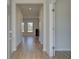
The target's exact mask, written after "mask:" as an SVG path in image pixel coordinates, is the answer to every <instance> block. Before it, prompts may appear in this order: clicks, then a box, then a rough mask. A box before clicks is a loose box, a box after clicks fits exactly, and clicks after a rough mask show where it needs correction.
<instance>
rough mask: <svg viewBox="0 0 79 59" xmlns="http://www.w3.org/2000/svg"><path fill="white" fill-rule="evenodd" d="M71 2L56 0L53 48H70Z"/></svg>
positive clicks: (68, 0)
mask: <svg viewBox="0 0 79 59" xmlns="http://www.w3.org/2000/svg"><path fill="white" fill-rule="evenodd" d="M70 5H71V3H70V0H57V1H56V9H55V10H56V11H55V12H56V21H55V23H56V24H55V27H56V31H55V34H56V35H55V38H56V41H55V44H56V46H55V49H56V50H59V51H60V50H61V51H62V50H64V51H65V50H70V49H71V9H70V8H71V7H70Z"/></svg>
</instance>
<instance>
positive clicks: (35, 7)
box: [17, 4, 42, 18]
mask: <svg viewBox="0 0 79 59" xmlns="http://www.w3.org/2000/svg"><path fill="white" fill-rule="evenodd" d="M17 7H18V8H19V9H20V10H21V12H22V14H23V17H24V18H34V17H39V12H40V9H41V7H42V4H18V5H17ZM29 8H31V10H29Z"/></svg>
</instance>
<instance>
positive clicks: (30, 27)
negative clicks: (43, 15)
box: [27, 22, 33, 32]
mask: <svg viewBox="0 0 79 59" xmlns="http://www.w3.org/2000/svg"><path fill="white" fill-rule="evenodd" d="M27 25H28V32H33V22H28V23H27Z"/></svg>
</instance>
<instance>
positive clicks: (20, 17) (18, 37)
mask: <svg viewBox="0 0 79 59" xmlns="http://www.w3.org/2000/svg"><path fill="white" fill-rule="evenodd" d="M22 21H23V15H22V13H21V11H20V9H19V8H18V7H16V46H18V45H19V44H20V43H21V42H22V32H21V23H22Z"/></svg>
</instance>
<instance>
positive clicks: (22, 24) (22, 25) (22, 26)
mask: <svg viewBox="0 0 79 59" xmlns="http://www.w3.org/2000/svg"><path fill="white" fill-rule="evenodd" d="M21 28H22V32H24V22H22V23H21Z"/></svg>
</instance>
